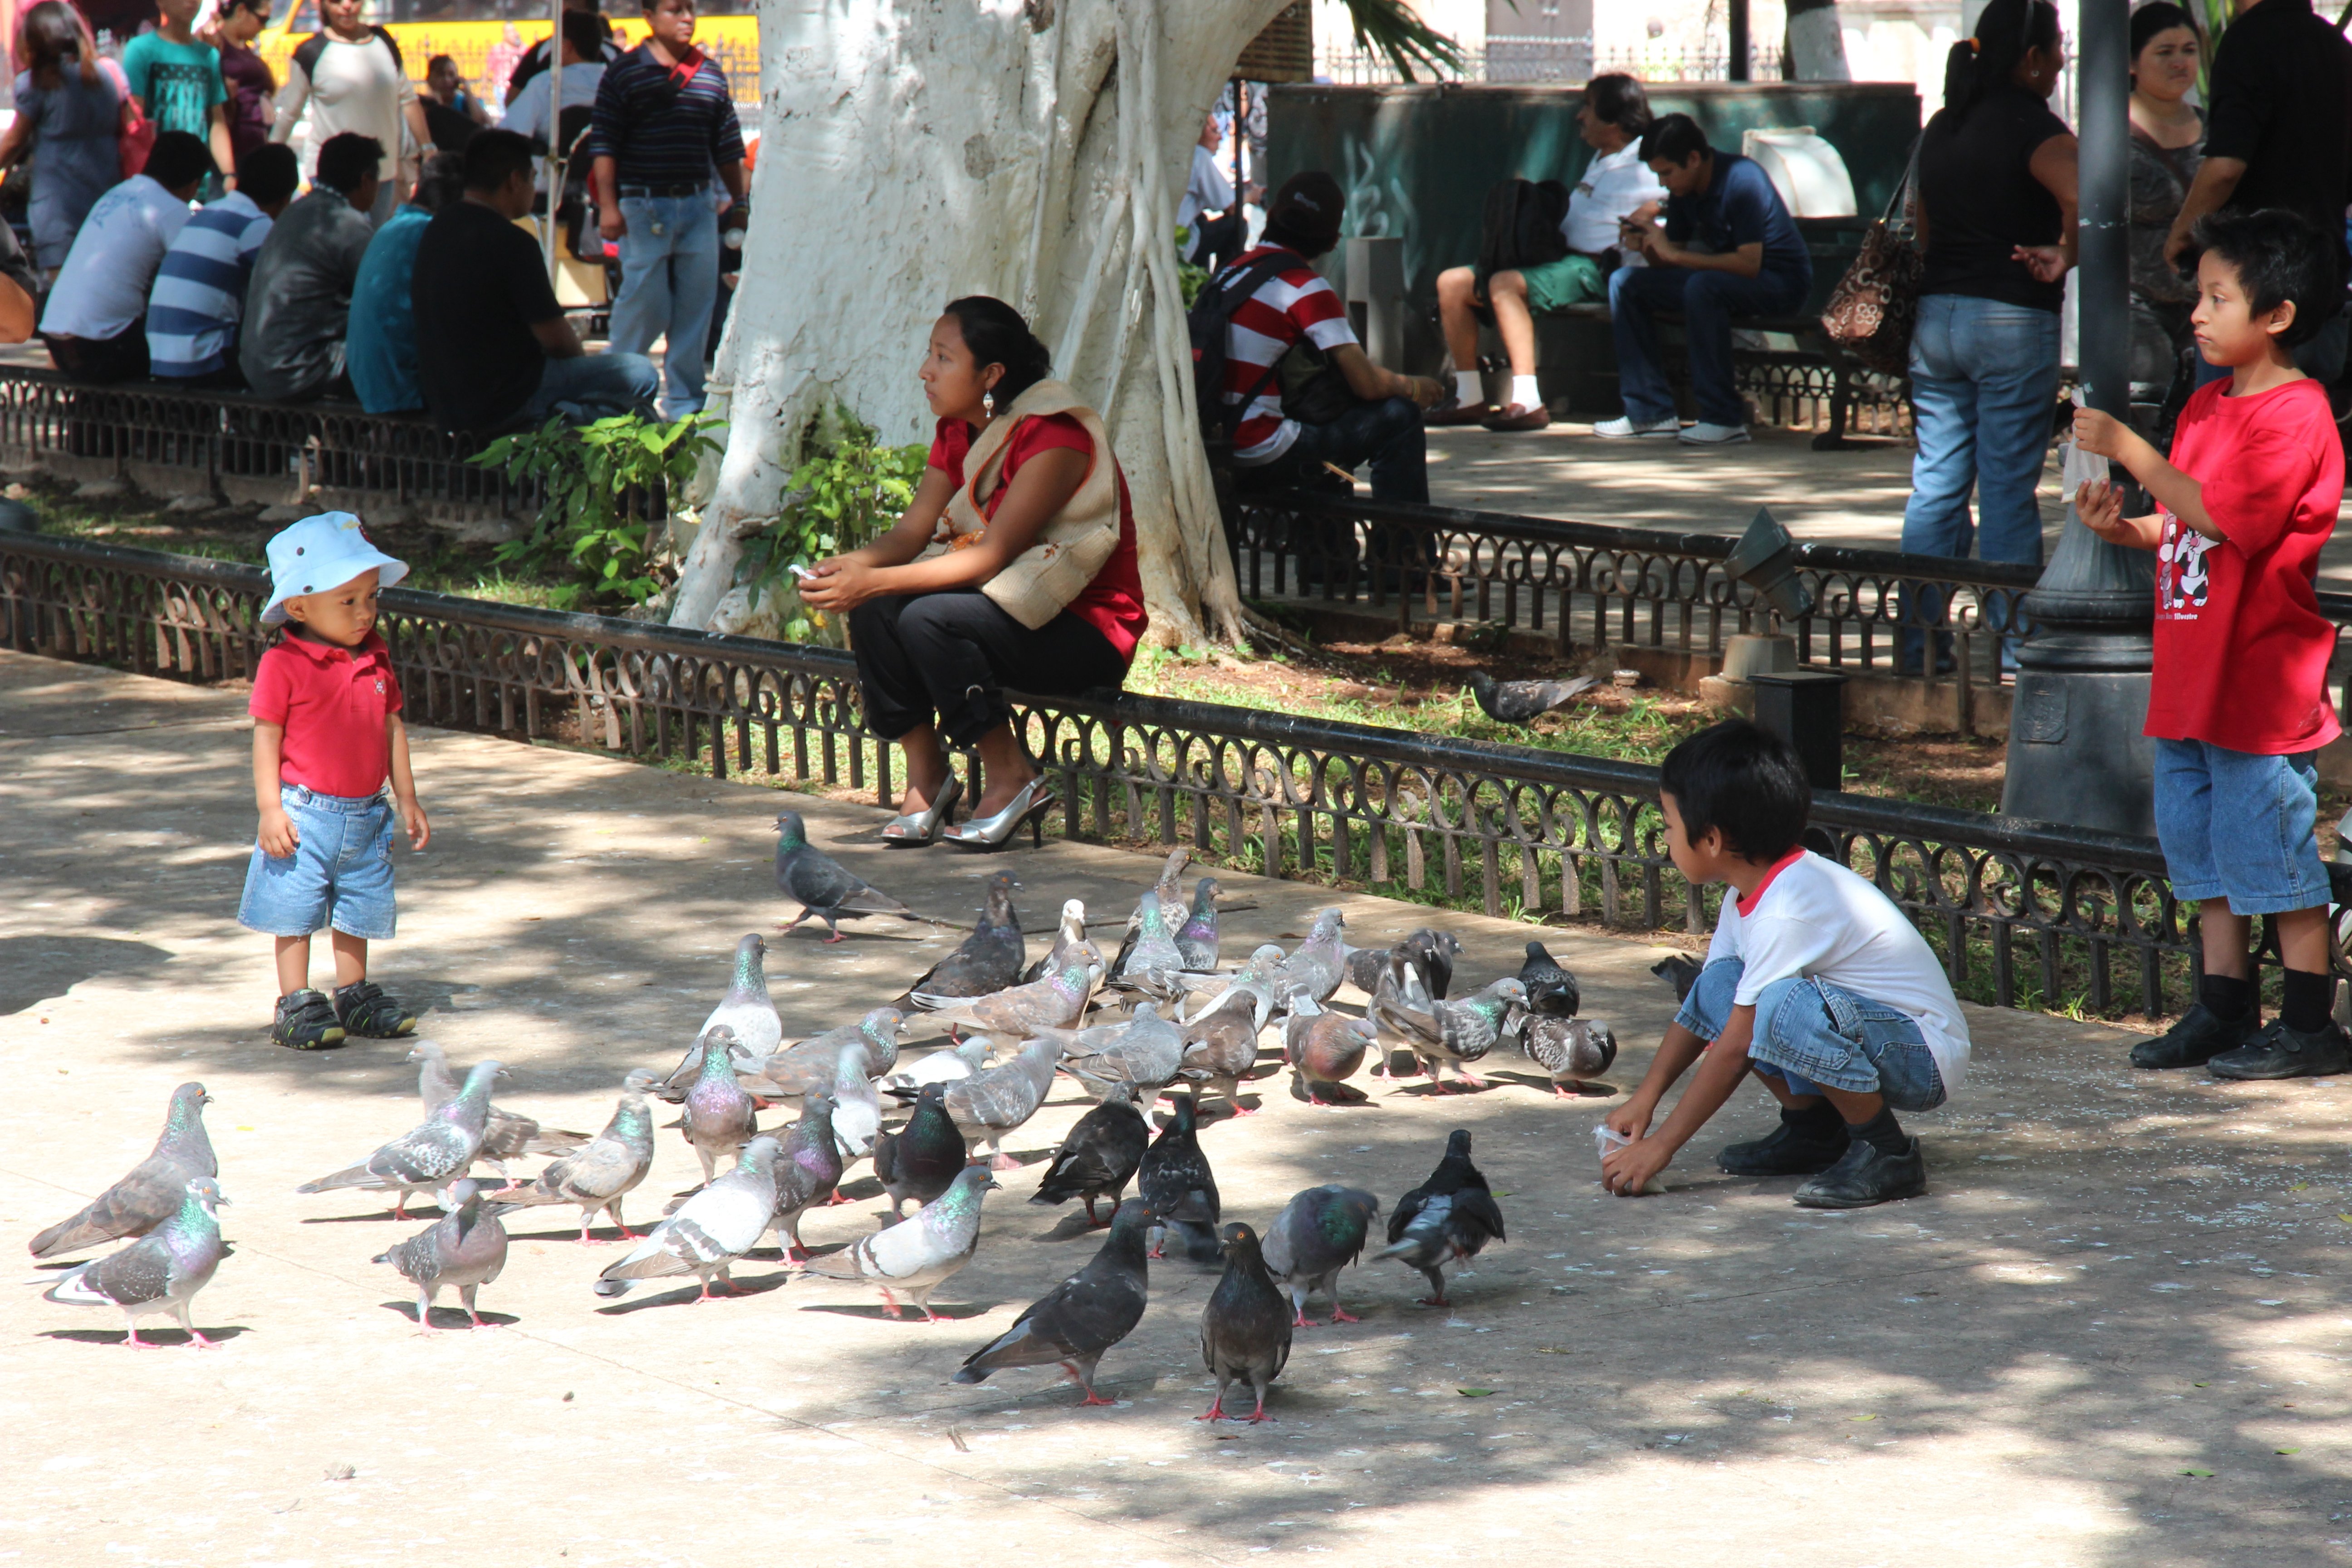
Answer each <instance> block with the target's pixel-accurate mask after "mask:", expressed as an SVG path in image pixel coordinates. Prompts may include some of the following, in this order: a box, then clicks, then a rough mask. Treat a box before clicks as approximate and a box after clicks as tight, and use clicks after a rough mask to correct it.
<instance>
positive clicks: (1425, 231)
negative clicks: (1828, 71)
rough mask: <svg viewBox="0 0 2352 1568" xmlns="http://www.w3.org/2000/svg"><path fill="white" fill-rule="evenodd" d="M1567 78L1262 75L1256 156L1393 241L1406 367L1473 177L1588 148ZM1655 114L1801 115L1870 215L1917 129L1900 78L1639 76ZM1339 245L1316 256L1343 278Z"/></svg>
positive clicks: (1548, 175) (1466, 241)
mask: <svg viewBox="0 0 2352 1568" xmlns="http://www.w3.org/2000/svg"><path fill="white" fill-rule="evenodd" d="M1582 98H1583V90H1582V89H1580V88H1574V87H1486V86H1454V85H1445V86H1433V87H1327V86H1319V85H1301V86H1286V87H1276V88H1275V89H1273V90H1272V92H1271V94H1270V95H1269V96H1268V99H1267V101H1266V162H1267V164H1268V166H1269V169H1270V171H1271V173H1272V175H1273V178H1274V180H1275V182H1276V184H1279V183H1280V182H1281V181H1283V180H1286V179H1287V178H1289V177H1290V176H1291V175H1292V174H1297V173H1298V172H1299V171H1300V170H1303V169H1327V170H1328V171H1330V173H1331V174H1333V175H1334V176H1336V177H1337V178H1338V180H1339V185H1340V188H1341V189H1342V190H1344V191H1345V192H1346V193H1347V195H1348V215H1347V220H1346V226H1345V228H1344V231H1343V232H1344V233H1346V234H1347V235H1349V236H1359V235H1371V236H1391V237H1399V238H1402V240H1403V241H1404V271H1405V289H1406V292H1407V295H1408V297H1409V299H1410V300H1411V301H1412V307H1413V310H1412V321H1413V324H1412V328H1411V329H1410V335H1409V338H1408V342H1407V358H1408V359H1409V360H1412V361H1415V362H1419V363H1414V364H1412V365H1410V366H1408V367H1406V368H1411V369H1415V370H1421V371H1426V370H1429V369H1432V368H1433V367H1434V365H1435V363H1436V354H1437V350H1436V344H1435V334H1434V326H1433V323H1434V321H1435V320H1436V310H1437V274H1438V273H1439V272H1441V271H1443V270H1444V268H1448V267H1455V266H1461V265H1463V264H1465V263H1467V262H1470V261H1472V260H1475V258H1476V257H1477V254H1478V227H1479V215H1480V213H1481V211H1482V210H1483V207H1484V204H1485V201H1486V190H1487V188H1488V187H1489V186H1491V185H1492V184H1495V182H1496V181H1497V180H1504V179H1509V178H1511V177H1512V176H1514V175H1516V176H1517V177H1519V178H1521V179H1528V180H1550V179H1557V180H1564V181H1570V182H1573V181H1574V180H1575V178H1576V177H1577V175H1578V174H1581V173H1582V172H1583V169H1584V165H1585V163H1587V162H1588V161H1589V160H1590V159H1591V156H1592V150H1591V148H1589V147H1587V146H1586V145H1585V144H1584V140H1583V138H1582V137H1580V136H1579V135H1578V134H1577V132H1576V110H1577V105H1578V104H1579V103H1580V101H1581V100H1582ZM1650 104H1651V107H1652V108H1653V109H1654V110H1655V111H1656V112H1657V113H1660V114H1668V113H1674V112H1675V111H1680V112H1682V113H1685V114H1687V115H1689V116H1690V117H1691V118H1692V119H1694V120H1696V121H1698V122H1699V124H1700V125H1701V126H1703V127H1705V128H1706V132H1707V138H1708V140H1710V141H1711V142H1714V143H1715V144H1716V145H1717V146H1718V147H1723V148H1726V149H1728V150H1730V151H1734V152H1737V151H1738V147H1739V138H1740V133H1741V132H1746V131H1749V130H1757V129H1764V128H1783V129H1785V128H1788V127H1792V126H1799V125H1810V126H1811V127H1812V128H1813V130H1814V131H1816V132H1819V133H1820V134H1821V135H1822V137H1823V138H1824V139H1825V140H1826V141H1828V142H1829V143H1830V144H1831V145H1832V146H1833V147H1835V148H1836V149H1837V150H1838V153H1839V155H1840V156H1842V157H1843V158H1844V160H1845V163H1846V169H1847V171H1848V173H1850V174H1852V175H1853V184H1854V199H1855V202H1856V204H1857V205H1859V206H1860V208H1861V209H1862V212H1863V213H1864V215H1865V216H1874V215H1875V214H1876V213H1877V212H1879V211H1880V210H1881V209H1883V208H1884V207H1885V205H1886V201H1887V198H1888V197H1889V196H1890V195H1893V194H1894V190H1895V183H1896V182H1897V181H1898V180H1900V179H1901V178H1902V176H1903V167H1904V163H1905V161H1906V159H1907V158H1908V156H1909V154H1910V149H1911V140H1912V138H1913V137H1914V136H1915V135H1916V134H1917V132H1918V129H1919V121H1920V115H1919V95H1918V93H1917V92H1916V91H1915V90H1914V89H1912V87H1911V85H1910V84H1909V83H1908V82H1853V83H1847V82H1787V83H1782V82H1670V83H1662V84H1660V85H1659V86H1657V87H1654V88H1653V89H1651V90H1650ZM1345 251H1346V247H1345V246H1344V245H1343V246H1342V247H1340V250H1339V252H1338V253H1335V254H1334V255H1333V256H1332V257H1331V258H1329V259H1328V261H1327V262H1326V263H1325V264H1324V270H1325V272H1326V273H1327V274H1328V275H1329V276H1330V278H1331V280H1332V282H1333V284H1334V285H1335V286H1336V287H1338V288H1339V289H1341V291H1342V292H1343V293H1344V292H1345V290H1346V272H1345V268H1346V260H1345Z"/></svg>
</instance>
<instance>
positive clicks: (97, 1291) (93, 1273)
mask: <svg viewBox="0 0 2352 1568" xmlns="http://www.w3.org/2000/svg"><path fill="white" fill-rule="evenodd" d="M226 1202H228V1200H227V1199H226V1198H225V1197H223V1196H221V1190H220V1184H219V1183H217V1182H215V1181H214V1180H213V1179H212V1178H211V1177H210V1176H196V1177H194V1178H192V1179H191V1180H190V1181H189V1182H188V1183H187V1184H186V1185H185V1186H184V1188H183V1189H182V1190H181V1194H180V1206H179V1208H178V1210H177V1211H176V1212H175V1213H173V1215H172V1217H171V1218H169V1219H167V1220H165V1221H164V1222H163V1224H161V1225H159V1226H156V1227H155V1228H154V1229H152V1230H151V1231H149V1232H148V1233H147V1234H146V1235H145V1236H142V1237H140V1238H139V1239H138V1240H136V1241H134V1242H132V1243H131V1245H130V1246H128V1247H124V1248H122V1249H121V1251H119V1252H110V1253H108V1254H107V1255H106V1256H105V1257H104V1258H99V1259H97V1260H96V1261H95V1262H91V1263H83V1264H78V1265H76V1266H75V1267H74V1268H68V1269H67V1270H66V1271H65V1272H64V1273H63V1274H60V1275H58V1280H57V1283H56V1284H54V1285H52V1286H50V1287H49V1288H48V1289H46V1290H44V1291H42V1292H41V1300H45V1301H55V1302H57V1303H58V1304H59V1305H61V1306H67V1307H112V1308H113V1309H115V1310H117V1311H119V1312H121V1314H122V1318H123V1327H124V1328H125V1329H126V1330H128V1331H129V1335H130V1337H129V1338H128V1339H127V1340H125V1341H124V1343H126V1344H128V1345H129V1346H130V1347H131V1349H133V1350H152V1349H154V1348H155V1346H154V1343H153V1342H152V1341H149V1340H142V1339H141V1338H140V1337H139V1320H140V1319H142V1318H163V1317H170V1318H175V1319H177V1320H178V1321H179V1324H180V1329H181V1331H182V1332H184V1333H185V1334H186V1335H187V1336H188V1343H190V1344H191V1345H194V1346H195V1347H196V1348H197V1349H199V1350H202V1349H206V1348H209V1347H210V1346H211V1345H212V1343H213V1342H212V1341H211V1340H208V1339H206V1338H205V1336H204V1335H203V1334H201V1333H199V1332H197V1331H196V1325H195V1321H194V1319H192V1318H190V1317H189V1315H188V1304H189V1303H190V1302H192V1301H194V1300H195V1299H196V1292H197V1291H199V1290H201V1289H204V1288H205V1286H207V1285H209V1284H211V1283H212V1279H213V1273H214V1271H215V1269H217V1268H220V1261H221V1259H222V1258H224V1257H226V1256H227V1253H228V1247H226V1245H225V1244H224V1243H223V1242H222V1240H221V1233H220V1216H219V1213H218V1210H219V1207H220V1205H223V1204H225V1203H226Z"/></svg>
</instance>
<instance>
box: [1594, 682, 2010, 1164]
mask: <svg viewBox="0 0 2352 1568" xmlns="http://www.w3.org/2000/svg"><path fill="white" fill-rule="evenodd" d="M1658 805H1659V807H1660V809H1661V810H1662V811H1663V812H1664V816H1665V819H1666V850H1667V853H1668V854H1669V855H1671V856H1672V857H1673V858H1674V862H1675V869H1676V870H1678V871H1680V872H1681V873H1682V874H1683V875H1684V876H1685V877H1686V878H1688V879H1690V881H1691V883H1692V885H1693V886H1695V887H1696V886H1701V885H1704V884H1706V883H1709V882H1726V883H1729V884H1730V889H1731V891H1730V893H1729V894H1727V896H1726V897H1725V899H1724V901H1723V910H1722V914H1721V915H1720V917H1719V918H1718V919H1717V922H1716V928H1715V941H1714V942H1713V944H1712V945H1710V946H1709V947H1708V949H1707V953H1706V968H1705V969H1704V970H1702V971H1701V972H1700V973H1699V976H1698V979H1697V982H1696V984H1693V985H1692V986H1691V989H1690V994H1689V995H1688V996H1687V997H1685V999H1684V1002H1683V1010H1682V1013H1681V1015H1680V1016H1678V1017H1676V1018H1675V1021H1674V1023H1672V1024H1671V1025H1669V1026H1667V1028H1666V1037H1665V1039H1664V1042H1663V1043H1661V1044H1660V1046H1659V1047H1658V1055H1657V1058H1656V1059H1655V1060H1654V1062H1652V1064H1651V1066H1650V1070H1649V1073H1648V1074H1647V1075H1646V1076H1645V1077H1644V1078H1643V1080H1642V1087H1641V1088H1640V1089H1636V1090H1635V1091H1634V1092H1633V1098H1632V1099H1631V1100H1628V1101H1627V1102H1626V1103H1625V1104H1624V1105H1622V1106H1621V1107H1619V1108H1618V1109H1617V1110H1613V1111H1612V1112H1610V1114H1609V1116H1608V1118H1607V1125H1608V1126H1609V1127H1611V1128H1612V1129H1613V1130H1614V1131H1617V1132H1619V1133H1621V1134H1622V1135H1623V1136H1625V1137H1628V1138H1631V1139H1633V1140H1634V1142H1632V1143H1629V1144H1627V1145H1626V1146H1625V1147H1623V1148H1622V1149H1618V1150H1616V1151H1614V1152H1612V1153H1611V1154H1610V1155H1609V1156H1608V1157H1607V1158H1606V1159H1604V1160H1603V1161H1602V1162H1601V1181H1602V1184H1604V1185H1605V1186H1607V1187H1608V1188H1609V1189H1610V1190H1611V1191H1612V1192H1614V1193H1617V1194H1621V1195H1624V1196H1632V1195H1633V1194H1638V1193H1640V1192H1642V1191H1643V1187H1644V1185H1645V1184H1647V1183H1648V1182H1649V1181H1650V1180H1651V1179H1652V1178H1653V1177H1654V1176H1655V1175H1657V1173H1659V1172H1661V1171H1663V1170H1664V1169H1665V1167H1666V1164H1667V1163H1668V1162H1669V1161H1671V1160H1672V1159H1673V1158H1674V1157H1675V1152H1677V1151H1678V1150H1680V1149H1681V1148H1682V1146H1683V1145H1684V1144H1685V1143H1687V1142H1690V1140H1691V1139H1692V1138H1693V1137H1694V1136H1696V1134H1697V1132H1698V1130H1699V1129H1700V1128H1701V1127H1703V1126H1705V1125H1706V1121H1707V1119H1708V1118H1710V1117H1712V1116H1713V1115H1714V1114H1715V1113H1716V1112H1717V1110H1721V1109H1722V1108H1723V1106H1724V1103H1725V1102H1726V1101H1727V1100H1729V1099H1730V1098H1731V1095H1732V1091H1733V1090H1734V1089H1738V1087H1739V1084H1740V1080H1741V1079H1745V1078H1748V1077H1749V1076H1750V1075H1753V1076H1754V1077H1755V1079H1756V1080H1757V1081H1758V1082H1759V1083H1761V1084H1762V1085H1763V1086H1764V1087H1765V1089H1768V1090H1769V1091H1770V1093H1771V1095H1772V1097H1773V1098H1774V1099H1775V1100H1779V1101H1780V1127H1779V1128H1778V1129H1777V1130H1776V1131H1773V1133H1772V1134H1771V1135H1770V1136H1769V1137H1766V1138H1760V1139H1758V1140H1756V1141H1755V1142H1748V1143H1734V1144H1732V1145H1731V1146H1730V1147H1729V1148H1727V1149H1726V1150H1724V1151H1723V1152H1722V1153H1720V1154H1719V1155H1717V1157H1716V1163H1717V1164H1719V1165H1721V1166H1722V1167H1723V1169H1725V1170H1726V1171H1728V1172H1730V1173H1732V1174H1734V1175H1738V1176H1810V1177H1811V1178H1812V1179H1811V1181H1808V1182H1806V1183H1805V1184H1803V1185H1802V1186H1800V1187H1799V1188H1798V1189H1797V1191H1796V1201H1797V1202H1798V1204H1800V1205H1802V1206H1804V1207H1807V1208H1828V1209H1850V1208H1867V1207H1869V1206H1870V1205H1873V1204H1883V1203H1889V1202H1892V1201H1893V1200H1895V1199H1897V1198H1915V1197H1917V1196H1919V1195H1920V1194H1922V1193H1925V1192H1926V1191H1927V1164H1926V1162H1925V1161H1924V1160H1923V1159H1922V1157H1921V1155H1920V1152H1919V1140H1917V1139H1916V1138H1914V1137H1911V1136H1910V1135H1909V1134H1907V1133H1906V1132H1905V1131H1903V1128H1902V1126H1901V1124H1900V1123H1898V1122H1897V1121H1895V1112H1896V1111H1897V1110H1934V1109H1935V1108H1936V1107H1937V1106H1939V1105H1941V1104H1943V1103H1944V1100H1945V1098H1946V1096H1948V1094H1950V1092H1951V1091H1952V1090H1953V1089H1958V1087H1959V1084H1960V1076H1961V1074H1962V1072H1963V1071H1965V1070H1966V1068H1967V1067H1968V1062H1969V1030H1968V1025H1967V1024H1966V1023H1965V1022H1963V1021H1962V1019H1961V1017H1960V1009H1959V1005H1958V1003H1957V1002H1956V1001H1954V1000H1953V997H1952V987H1951V984H1950V983H1949V982H1948V981H1947V980H1946V979H1945V977H1944V968H1943V965H1942V963H1940V962H1938V961H1937V957H1936V954H1935V952H1934V950H1932V949H1931V948H1929V947H1928V945H1927V941H1926V939H1925V938H1923V937H1921V936H1920V934H1919V932H1918V930H1917V928H1916V927H1915V926H1913V925H1912V923H1911V921H1909V919H1908V918H1906V916H1905V915H1904V913H1903V911H1902V910H1898V909H1896V908H1895V904H1894V902H1893V901H1892V900H1889V899H1888V898H1887V897H1886V895H1885V894H1884V893H1882V892H1880V891H1879V890H1878V889H1876V888H1874V887H1873V886H1872V885H1871V884H1870V883H1869V882H1868V881H1866V880H1864V879H1862V878H1861V877H1858V876H1856V875H1854V873H1853V872H1852V871H1849V870H1847V869H1846V868H1844V867H1843V866H1841V865H1838V864H1837V863H1836V862H1834V861H1832V860H1825V859H1823V858H1822V857H1820V856H1818V855H1815V854H1813V853H1811V851H1809V850H1807V849H1805V848H1804V847H1802V846H1801V844H1800V843H1799V839H1800V837H1801V836H1802V835H1803V833H1804V829H1805V818H1806V816H1807V815H1808V813H1809V811H1810V810H1811V805H1812V791H1811V788H1810V787H1809V786H1808V785H1807V784H1806V783H1805V774H1804V769H1803V767H1802V766H1801V764H1800V763H1798V761H1797V756H1796V753H1795V752H1792V751H1791V750H1790V748H1789V745H1788V743H1787V742H1784V741H1782V740H1780V739H1779V738H1778V737H1777V736H1774V735H1772V734H1770V733H1769V732H1767V731H1763V730H1760V729H1759V728H1758V727H1757V726H1755V725H1754V724H1751V723H1749V722H1748V721H1746V720H1742V719H1734V720H1730V721H1726V722H1724V723H1721V724H1717V725H1714V726H1712V727H1710V728H1708V729H1706V730H1702V731H1699V732H1698V733H1697V734H1696V735H1693V736H1692V737H1691V738H1690V739H1688V740H1686V741H1685V742H1683V743H1682V744H1681V745H1679V746H1676V747H1675V749H1674V750H1673V751H1672V752H1668V753H1667V755H1666V761H1665V765H1664V767H1663V768H1662V769H1660V771H1659V778H1658ZM1693 1064H1696V1065H1697V1068H1698V1070H1697V1072H1696V1074H1694V1075H1693V1076H1692V1079H1691V1082H1690V1085H1689V1087H1688V1088H1686V1089H1684V1090H1683V1093H1682V1098H1681V1099H1680V1100H1678V1101H1676V1102H1675V1109H1674V1112H1673V1114H1672V1115H1670V1116H1668V1117H1667V1118H1666V1120H1665V1121H1664V1124H1662V1125H1661V1126H1659V1127H1658V1128H1657V1129H1656V1130H1655V1131H1652V1129H1651V1121H1652V1119H1653V1118H1654V1116H1655V1115H1656V1114H1657V1109H1658V1102H1659V1100H1662V1099H1664V1097H1665V1092H1666V1090H1667V1089H1671V1088H1672V1087H1673V1086H1674V1084H1675V1080H1676V1079H1679V1078H1681V1077H1682V1076H1683V1074H1684V1073H1685V1072H1686V1071H1688V1070H1689V1069H1690V1068H1691V1067H1692V1066H1693Z"/></svg>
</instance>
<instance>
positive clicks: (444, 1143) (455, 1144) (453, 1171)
mask: <svg viewBox="0 0 2352 1568" xmlns="http://www.w3.org/2000/svg"><path fill="white" fill-rule="evenodd" d="M501 1070H502V1069H501V1068H499V1064H498V1063H496V1062H476V1063H475V1064H474V1068H473V1070H472V1071H471V1072H469V1073H467V1075H466V1084H465V1087H464V1088H463V1089H459V1090H458V1091H457V1099H455V1100H451V1101H449V1103H448V1104H446V1105H444V1106H442V1107H441V1108H440V1109H439V1110H436V1111H434V1112H433V1113H432V1114H431V1115H429V1116H427V1117H426V1118H425V1120H424V1121H422V1122H420V1123H419V1124H417V1125H416V1126H415V1127H413V1128H411V1129H409V1130H408V1131H406V1132H404V1133H402V1134H401V1135H400V1136H399V1137H397V1138H395V1139H394V1140H393V1141H392V1142H389V1143H387V1144H385V1145H384V1146H383V1148H381V1149H378V1150H377V1151H376V1152H374V1153H373V1154H371V1155H369V1156H368V1157H367V1158H366V1159H365V1160H362V1161H361V1162H360V1163H358V1164H356V1165H353V1166H352V1167H350V1168H349V1169H348V1170H341V1171H337V1172H336V1173H334V1174H333V1175H331V1176H321V1177H320V1178H319V1179H318V1180H317V1181H315V1182H305V1183H303V1184H301V1185H300V1186H299V1187H297V1188H295V1189H294V1190H295V1191H296V1192H298V1193H331V1192H335V1191H339V1190H341V1189H342V1188H347V1187H350V1188H357V1189H359V1190H360V1191H362V1192H374V1193H396V1194H399V1196H398V1198H397V1200H396V1201H395V1202H394V1205H393V1211H392V1212H393V1215H394V1217H396V1218H399V1219H406V1218H407V1217H408V1195H409V1194H411V1193H430V1192H437V1191H439V1190H441V1189H442V1188H444V1187H446V1186H447V1185H448V1184H450V1183H451V1182H454V1181H456V1180H457V1178H458V1177H460V1176H462V1175H464V1174H465V1173H466V1168H467V1166H469V1165H471V1164H472V1163H474V1156H475V1155H477V1154H478V1153H480V1152H481V1149H482V1131H483V1129H484V1127H485V1126H486V1125H487V1124H488V1118H489V1110H490V1080H491V1079H495V1078H497V1077H498V1076H499V1072H500V1071H501Z"/></svg>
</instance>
